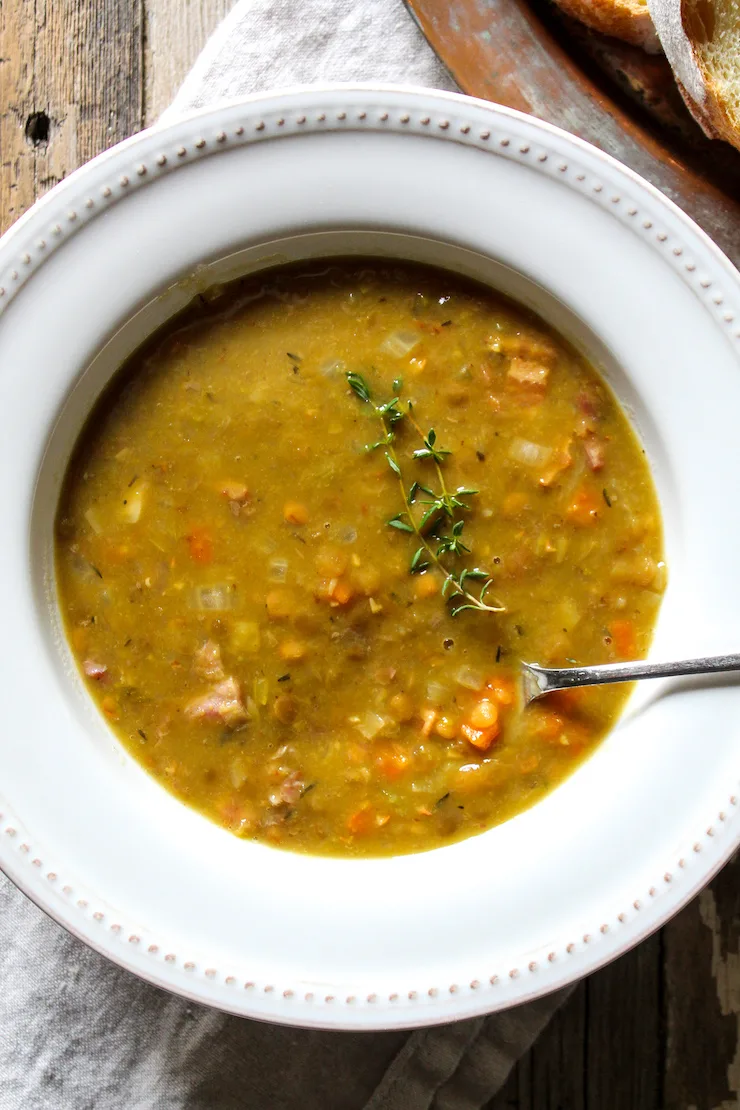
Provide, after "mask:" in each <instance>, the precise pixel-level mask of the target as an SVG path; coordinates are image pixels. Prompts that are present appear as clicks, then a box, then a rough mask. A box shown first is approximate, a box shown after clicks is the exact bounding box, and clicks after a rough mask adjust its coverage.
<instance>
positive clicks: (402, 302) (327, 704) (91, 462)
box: [57, 260, 666, 855]
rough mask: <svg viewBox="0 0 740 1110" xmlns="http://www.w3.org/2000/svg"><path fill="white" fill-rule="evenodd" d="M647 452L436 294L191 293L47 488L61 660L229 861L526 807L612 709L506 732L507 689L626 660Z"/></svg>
mask: <svg viewBox="0 0 740 1110" xmlns="http://www.w3.org/2000/svg"><path fill="white" fill-rule="evenodd" d="M665 575H666V571H665V565H664V563H663V562H662V536H661V524H660V515H659V509H658V504H657V501H656V495H655V491H654V488H653V484H652V481H651V477H650V474H649V471H648V467H647V464H646V461H645V456H644V452H643V450H642V449H641V447H640V445H639V444H638V442H637V440H636V438H635V436H634V435H633V433H632V431H631V429H630V427H629V425H628V423H627V421H626V419H625V416H624V415H623V413H622V412H621V410H620V409H619V407H618V405H617V403H616V401H615V399H614V397H613V396H612V395H611V393H610V391H609V390H608V388H607V387H606V386H605V384H604V383H603V382H602V381H601V380H600V379H599V377H598V376H597V374H596V373H595V371H594V370H593V369H592V368H591V367H590V366H589V365H588V364H587V363H586V362H584V360H583V359H582V358H580V357H579V356H577V355H576V354H575V353H574V352H573V350H572V349H570V348H569V347H568V345H567V344H566V343H565V342H564V341H562V340H561V339H560V338H559V337H558V336H557V335H555V334H553V333H552V332H551V331H550V330H548V329H547V328H546V327H545V326H544V325H543V324H542V323H541V322H540V321H539V320H537V319H536V318H534V317H532V316H530V315H528V314H527V313H525V312H524V311H522V310H520V309H518V308H516V307H515V306H513V305H512V304H510V303H509V302H507V301H505V300H503V299H501V298H498V297H496V296H494V295H492V294H491V293H490V292H488V291H487V290H485V289H483V288H481V287H478V286H475V285H470V284H467V283H466V282H464V281H462V280H461V279H459V278H457V277H455V276H452V275H450V274H448V273H444V272H441V271H434V270H426V269H421V268H415V267H410V266H406V265H400V264H399V265H395V264H390V263H385V262H383V263H381V262H372V261H369V262H358V261H357V260H353V261H352V262H340V263H335V262H332V263H329V262H327V263H323V264H314V265H313V266H307V265H306V266H304V267H303V268H302V269H288V270H283V271H273V272H271V273H268V274H263V275H261V276H259V277H257V278H255V279H251V280H245V281H242V282H239V283H237V284H235V285H232V286H229V287H226V288H225V289H221V290H214V291H211V292H210V293H208V294H206V295H203V296H201V297H199V298H198V299H197V300H196V301H195V303H194V304H193V306H192V307H191V308H189V309H188V310H187V311H186V312H185V313H184V314H183V315H181V316H180V317H179V318H177V319H176V320H175V321H174V322H173V323H172V324H170V325H169V326H168V328H167V329H166V330H165V331H163V332H161V333H160V334H158V335H157V336H156V337H155V339H154V340H153V341H152V342H151V343H150V344H149V346H147V347H146V348H145V349H142V350H141V351H139V352H137V353H136V355H134V356H133V358H132V359H131V360H130V361H129V363H128V364H127V365H126V366H125V367H124V369H123V370H122V372H121V373H120V375H119V376H118V377H117V379H116V380H115V382H114V385H113V387H112V388H111V389H110V390H109V391H108V393H107V394H106V396H105V397H104V398H103V400H102V402H101V403H100V404H99V405H98V407H97V408H96V410H95V411H94V413H93V415H92V417H91V419H90V421H89V423H88V425H87V427H86V429H85V431H84V433H83V435H82V437H81V440H80V443H79V445H78V448H77V451H76V454H75V457H74V458H73V460H72V463H71V465H70V467H69V471H68V474H67V476H66V479H65V484H64V488H63V492H62V497H61V502H60V507H59V512H58V518H57V576H58V583H59V592H60V601H61V608H62V612H63V614H64V618H65V620H66V623H67V630H68V635H69V639H70V643H71V645H72V650H73V652H74V654H75V657H76V659H77V660H78V662H79V665H80V667H81V670H82V672H83V674H84V675H85V680H86V682H87V685H88V687H89V689H90V692H91V694H92V695H93V697H94V698H95V699H96V701H97V703H98V705H99V706H100V709H101V711H102V713H103V714H104V715H105V717H106V718H107V720H108V721H109V722H110V723H111V724H112V726H113V727H114V729H115V730H116V732H117V734H118V735H119V736H120V738H121V739H122V741H123V742H124V743H125V745H126V746H127V747H128V749H129V751H130V752H131V753H132V754H133V755H134V756H135V757H136V759H137V760H139V761H140V762H141V763H142V764H143V765H144V766H145V767H146V768H147V770H149V771H150V772H151V773H152V774H153V775H155V776H156V777H157V778H158V779H159V780H160V782H162V783H164V784H165V785H166V786H167V787H168V789H170V790H171V791H172V792H173V793H175V794H176V795H177V796H178V797H179V798H181V799H183V800H184V801H186V802H187V803H189V804H190V805H193V806H195V807H197V808H198V809H199V810H201V811H202V812H203V813H205V814H207V815H208V816H209V817H210V818H212V819H213V820H214V821H216V822H218V823H219V824H221V825H223V826H225V827H226V828H228V829H230V830H231V831H232V832H234V833H236V834H237V835H239V836H242V837H247V838H253V839H256V840H262V841H265V842H268V843H270V844H275V845H280V846H282V847H286V848H292V849H296V850H301V851H309V852H319V853H327V854H334V855H359V854H365V855H383V854H392V853H401V852H409V851H413V850H419V849H426V848H432V847H435V846H438V845H441V844H445V843H448V842H450V841H452V840H456V839H460V838H462V837H465V836H469V835H471V834H473V833H477V832H480V831H481V830H483V829H486V828H489V827H490V826H491V825H494V824H496V823H497V822H500V821H503V820H505V819H507V818H509V817H511V816H512V815H513V814H515V813H517V812H518V811H520V810H522V809H524V808H526V807H527V806H530V805H531V804H532V803H533V802H535V801H537V800H538V799H539V798H541V797H542V796H543V794H544V793H545V792H546V791H548V790H550V789H551V788H552V787H553V786H555V785H556V784H557V783H558V782H560V781H561V780H562V779H563V778H564V777H565V776H566V775H568V774H570V773H571V771H572V770H573V769H574V767H575V766H576V765H577V764H578V763H579V761H581V760H582V759H583V758H584V756H585V755H586V754H587V753H588V752H590V751H591V750H592V749H593V748H594V746H595V745H596V744H597V742H598V741H599V739H600V738H601V737H603V735H604V733H605V732H606V731H607V730H608V729H609V727H610V726H611V725H612V724H613V723H614V721H615V719H616V717H617V715H618V712H619V709H620V706H621V705H622V702H623V700H624V698H625V696H626V689H625V688H624V687H603V688H600V689H599V688H590V689H586V690H582V691H573V692H571V693H569V694H567V695H552V696H550V697H548V698H546V699H544V700H542V701H541V702H538V703H536V704H534V705H532V706H530V707H529V708H527V709H526V710H522V708H521V706H520V704H519V697H518V680H517V676H518V664H519V661H520V660H522V659H526V660H528V661H536V662H540V663H543V664H551V665H567V664H568V663H573V664H575V663H581V664H587V663H601V662H608V661H613V660H619V659H628V658H639V657H641V656H643V655H644V654H645V652H646V650H647V647H648V643H649V640H650V636H651V630H652V627H653V623H654V621H655V618H656V614H657V611H658V607H659V603H660V596H661V592H662V590H663V588H664V585H665Z"/></svg>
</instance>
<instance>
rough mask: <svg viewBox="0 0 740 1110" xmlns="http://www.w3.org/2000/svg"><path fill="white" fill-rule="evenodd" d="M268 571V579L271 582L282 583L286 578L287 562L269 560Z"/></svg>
mask: <svg viewBox="0 0 740 1110" xmlns="http://www.w3.org/2000/svg"><path fill="white" fill-rule="evenodd" d="M268 571H269V573H268V577H269V579H270V581H271V582H284V581H285V579H286V578H287V577H288V560H287V559H270V562H269V564H268Z"/></svg>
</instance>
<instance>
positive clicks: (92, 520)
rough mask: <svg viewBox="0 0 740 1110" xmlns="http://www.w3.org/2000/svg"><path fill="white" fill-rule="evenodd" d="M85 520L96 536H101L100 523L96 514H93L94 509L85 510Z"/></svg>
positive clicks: (101, 528)
mask: <svg viewBox="0 0 740 1110" xmlns="http://www.w3.org/2000/svg"><path fill="white" fill-rule="evenodd" d="M85 520H86V521H87V523H88V524H89V525H90V527H91V528H92V530H93V532H94V533H95V535H96V536H100V535H102V532H103V527H102V525H101V523H100V520H99V519H98V514H97V513H96V512H95V510H94V509H88V510H87V512H86V513H85Z"/></svg>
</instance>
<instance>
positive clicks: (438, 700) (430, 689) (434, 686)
mask: <svg viewBox="0 0 740 1110" xmlns="http://www.w3.org/2000/svg"><path fill="white" fill-rule="evenodd" d="M449 696H450V691H449V690H448V689H447V687H446V686H445V685H443V683H441V682H436V681H435V680H434V679H432V680H431V681H430V682H427V700H428V701H430V702H431V703H432V705H444V703H445V702H446V701H447V699H448V697H449Z"/></svg>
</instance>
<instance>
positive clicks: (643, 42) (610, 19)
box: [557, 0, 661, 54]
mask: <svg viewBox="0 0 740 1110" xmlns="http://www.w3.org/2000/svg"><path fill="white" fill-rule="evenodd" d="M557 3H558V5H559V6H560V7H561V8H562V9H563V11H564V12H567V13H568V15H571V16H573V18H574V19H578V20H580V22H581V23H585V24H586V26H587V27H591V28H593V30H594V31H600V32H601V33H602V34H604V35H612V36H613V37H614V38H617V39H622V40H623V41H624V42H631V43H632V44H633V46H641V47H642V49H643V50H646V51H647V52H648V54H659V53H660V51H661V46H660V40H659V38H658V36H657V34H656V33H655V28H654V27H653V21H652V19H651V18H650V13H649V12H648V10H647V8H646V7H644V6H643V5H640V4H639V3H635V2H634V0H557Z"/></svg>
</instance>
